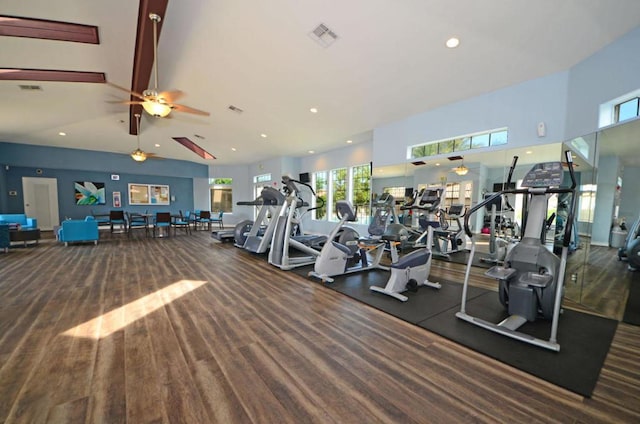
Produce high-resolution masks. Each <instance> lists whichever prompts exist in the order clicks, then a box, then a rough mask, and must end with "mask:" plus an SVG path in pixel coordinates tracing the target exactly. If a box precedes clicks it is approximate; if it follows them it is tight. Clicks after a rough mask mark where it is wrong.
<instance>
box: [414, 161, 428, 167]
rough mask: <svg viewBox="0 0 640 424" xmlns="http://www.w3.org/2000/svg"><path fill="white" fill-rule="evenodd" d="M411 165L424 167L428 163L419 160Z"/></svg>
mask: <svg viewBox="0 0 640 424" xmlns="http://www.w3.org/2000/svg"><path fill="white" fill-rule="evenodd" d="M411 163H412V164H413V165H415V166H420V165H424V164H426V163H427V162H425V161H423V160H417V161H415V162H411Z"/></svg>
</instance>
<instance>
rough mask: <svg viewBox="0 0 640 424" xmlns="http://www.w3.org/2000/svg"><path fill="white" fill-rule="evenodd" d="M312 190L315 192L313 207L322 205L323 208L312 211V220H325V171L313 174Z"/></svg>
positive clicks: (326, 186) (326, 182) (326, 184)
mask: <svg viewBox="0 0 640 424" xmlns="http://www.w3.org/2000/svg"><path fill="white" fill-rule="evenodd" d="M313 180H314V188H313V189H314V190H315V192H316V199H314V200H315V202H316V203H315V204H314V207H315V206H318V205H320V204H324V206H322V207H320V208H318V209H315V210H313V211H312V213H313V218H314V219H322V220H326V219H327V188H328V181H327V171H320V172H316V173H315V174H313Z"/></svg>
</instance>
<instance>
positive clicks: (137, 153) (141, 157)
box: [131, 113, 162, 162]
mask: <svg viewBox="0 0 640 424" xmlns="http://www.w3.org/2000/svg"><path fill="white" fill-rule="evenodd" d="M136 125H137V128H138V134H137V139H138V148H137V149H136V150H134V151H133V152H131V159H133V160H135V161H136V162H144V161H145V160H147V159H162V158H161V157H160V156H156V154H155V153H147V152H145V151H143V150H142V149H140V114H139V113H136Z"/></svg>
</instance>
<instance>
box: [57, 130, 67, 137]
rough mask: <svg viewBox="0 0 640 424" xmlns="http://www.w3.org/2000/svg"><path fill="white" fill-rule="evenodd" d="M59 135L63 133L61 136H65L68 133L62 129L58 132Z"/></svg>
mask: <svg viewBox="0 0 640 424" xmlns="http://www.w3.org/2000/svg"><path fill="white" fill-rule="evenodd" d="M58 135H61V136H63V137H64V136H65V135H67V133H66V132H62V131H60V132H59V133H58Z"/></svg>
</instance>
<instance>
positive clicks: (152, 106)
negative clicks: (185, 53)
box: [107, 13, 209, 118]
mask: <svg viewBox="0 0 640 424" xmlns="http://www.w3.org/2000/svg"><path fill="white" fill-rule="evenodd" d="M149 19H151V22H153V73H154V88H153V89H147V90H144V91H143V92H142V94H140V93H136V92H135V91H131V90H128V89H126V88H124V87H121V86H119V85H117V84H114V83H111V82H107V84H109V85H110V86H112V87H115V88H117V89H119V90H122V91H126V92H127V93H129V94H131V95H132V96H134V97H137V98H138V99H139V100H123V101H115V102H110V103H120V104H126V105H142V107H143V108H144V110H145V111H146V112H147V113H148V114H149V115H151V116H154V117H157V118H164V117H166V116H167V115H169V114H170V113H171V111H173V110H175V111H177V112H185V113H192V114H195V115H202V116H209V112H205V111H203V110H199V109H194V108H192V107H189V106H185V105H181V104H177V103H175V101H176V100H178V99H179V98H181V97H182V96H183V95H184V93H183V92H182V91H180V90H172V91H160V92H159V91H158V22H160V20H161V19H162V18H161V17H160V15H158V14H156V13H150V14H149Z"/></svg>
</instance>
